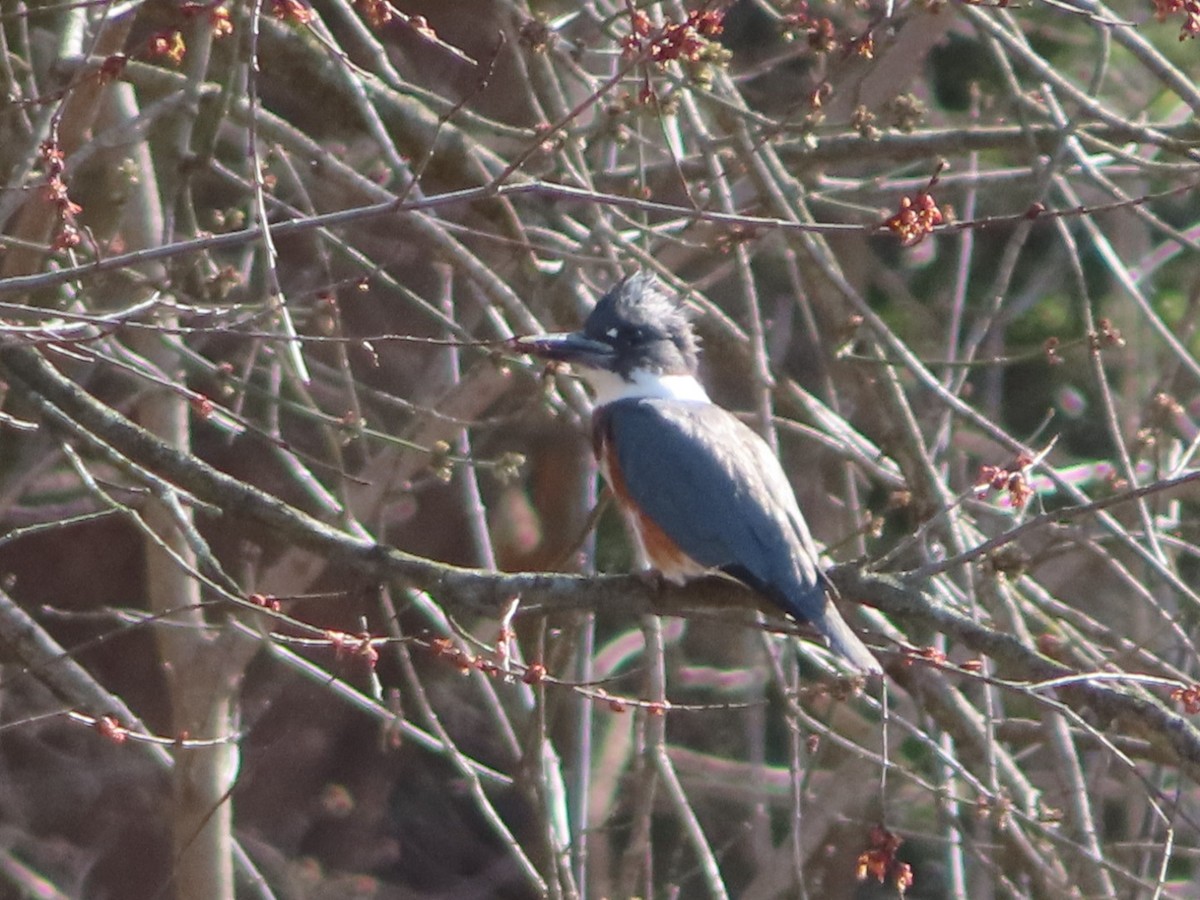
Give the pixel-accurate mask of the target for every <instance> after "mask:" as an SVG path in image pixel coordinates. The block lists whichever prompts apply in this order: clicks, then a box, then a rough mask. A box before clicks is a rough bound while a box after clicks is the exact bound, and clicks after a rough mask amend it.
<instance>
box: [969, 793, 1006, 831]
mask: <svg viewBox="0 0 1200 900" xmlns="http://www.w3.org/2000/svg"><path fill="white" fill-rule="evenodd" d="M1012 808H1013V803H1012V798H1011V797H1010V796H1008V794H1007V793H1006V792H1004V791H1001V792H1000V793H999V794H997V795H996V796H994V797H989V796H987V795H986V794H985V795H984V796H982V797H980V798H979V800H977V801H976V803H975V818H976V819H979V821H981V822H983V821H987V820H991V821H993V822H995V823H996V824H997V825H999V826H1001V827H1003V826H1004V825H1006V824H1007V823H1008V819H1009V817H1010V816H1011V815H1012Z"/></svg>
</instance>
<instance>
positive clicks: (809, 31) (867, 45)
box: [779, 0, 875, 59]
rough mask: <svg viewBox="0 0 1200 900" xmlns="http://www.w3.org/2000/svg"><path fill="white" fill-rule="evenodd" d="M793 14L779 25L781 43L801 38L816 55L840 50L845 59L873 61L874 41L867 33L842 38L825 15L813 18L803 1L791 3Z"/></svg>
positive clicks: (788, 15)
mask: <svg viewBox="0 0 1200 900" xmlns="http://www.w3.org/2000/svg"><path fill="white" fill-rule="evenodd" d="M795 6H796V9H797V12H793V13H788V14H787V15H785V16H784V17H783V18H782V19H781V20H780V22H779V25H780V30H781V32H782V35H783V39H784V40H785V41H794V40H797V39H799V38H803V39H804V40H806V41H807V42H808V46H809V47H811V48H812V49H813V51H814V52H816V53H833V52H834V51H835V50H838V49H840V50H841V51H842V53H844V54H845V55H846V56H854V55H857V56H861V57H863V58H864V59H873V58H874V56H875V38H874V37H873V36H872V35H871V33H870V31H867V32H866V33H864V34H860V35H852V36H849V37H844V36H842V35H840V34H838V28H837V26H836V25H835V24H834V23H833V20H832V19H830V18H829V17H828V16H818V15H814V14H813V12H812V10H810V9H809V6H808V3H807V2H806V0H800V2H799V3H797V4H795Z"/></svg>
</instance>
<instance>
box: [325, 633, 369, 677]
mask: <svg viewBox="0 0 1200 900" xmlns="http://www.w3.org/2000/svg"><path fill="white" fill-rule="evenodd" d="M325 639H326V640H328V641H329V646H331V647H333V655H334V657H335V658H336V659H346V658H354V659H361V660H362V661H363V662H365V663H366V664H367V668H368V669H374V668H375V665H376V664H377V663H378V662H379V651H378V650H376V649H375V641H374V638H372V637H371V635H369V634H366V633H363V634H359V635H354V634H347V633H346V632H344V631H333V630H328V631H326V632H325Z"/></svg>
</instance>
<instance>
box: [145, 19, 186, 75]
mask: <svg viewBox="0 0 1200 900" xmlns="http://www.w3.org/2000/svg"><path fill="white" fill-rule="evenodd" d="M146 53H147V55H149V56H150V57H152V58H154V59H163V60H166V61H167V62H170V63H172V64H174V65H176V66H177V65H179V64H180V63H181V62H183V57H184V55H185V54H186V53H187V44H186V43H185V42H184V40H183V32H182V31H180V30H179V29H178V28H169V29H167V30H166V31H158V32H155V33H154V34H152V35H150V40H148V41H147V42H146Z"/></svg>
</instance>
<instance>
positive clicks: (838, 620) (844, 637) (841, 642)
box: [813, 603, 883, 676]
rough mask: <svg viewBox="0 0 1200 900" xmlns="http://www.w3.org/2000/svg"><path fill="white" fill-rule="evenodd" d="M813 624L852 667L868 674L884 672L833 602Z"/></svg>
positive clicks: (836, 652)
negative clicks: (820, 618) (819, 619)
mask: <svg viewBox="0 0 1200 900" xmlns="http://www.w3.org/2000/svg"><path fill="white" fill-rule="evenodd" d="M813 624H814V625H816V626H817V628H819V629H820V631H821V633H822V634H824V635H825V638H826V640H827V641H828V643H829V649H830V650H832V651H833V652H834V653H835V654H837V655H838V656H840V657H841V658H842V659H843V660H845V662H846V663H848V664H849V665H850V666H851V667H853V668H855V669H857V670H858V671H859V672H861V673H862V674H864V675H868V676H869V675H880V674H882V673H883V669H882V667H881V666H880V665H879V660H877V659H876V658H875V656H874V654H872V653H871V651H870V650H868V649H867V646H866V644H864V643H863V642H862V641H861V640H859V637H858V635H857V634H855V633H854V631H853V630H852V629H851V628H850V626H849V625H847V624H846V620H845V619H843V618H842V616H841V614H840V613H839V612H838V611H837V610H836V609H835V608H834V607H833V604H832V603H828V604H827V605H826V608H825V615H824V617H823V618H822V620H821V621H820V622H814V623H813Z"/></svg>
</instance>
